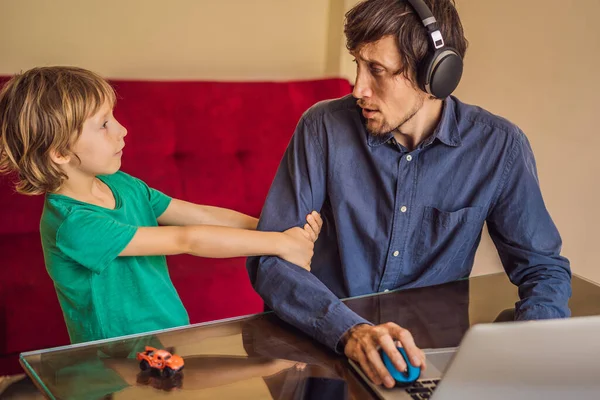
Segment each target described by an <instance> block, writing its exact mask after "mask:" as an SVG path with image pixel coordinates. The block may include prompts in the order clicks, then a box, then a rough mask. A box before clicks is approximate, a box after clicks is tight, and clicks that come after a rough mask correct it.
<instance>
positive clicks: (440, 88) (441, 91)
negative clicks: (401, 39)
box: [407, 0, 463, 99]
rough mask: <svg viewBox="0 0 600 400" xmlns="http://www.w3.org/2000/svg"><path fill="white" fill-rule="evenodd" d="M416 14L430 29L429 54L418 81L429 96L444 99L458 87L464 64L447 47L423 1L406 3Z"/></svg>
mask: <svg viewBox="0 0 600 400" xmlns="http://www.w3.org/2000/svg"><path fill="white" fill-rule="evenodd" d="M407 1H408V3H409V4H410V5H411V6H412V8H413V9H414V10H415V11H416V12H417V14H418V15H419V18H421V21H422V22H423V26H424V27H425V29H427V36H428V37H429V42H430V44H429V52H428V54H427V56H426V57H425V59H424V60H423V61H422V62H421V64H420V65H419V70H418V71H417V80H418V82H419V85H420V86H421V88H422V89H423V90H425V91H426V92H427V93H429V94H431V95H433V96H435V97H437V98H438V99H443V98H445V97H448V96H449V95H450V94H451V93H452V92H453V91H454V89H456V87H457V86H458V82H460V78H461V76H462V71H463V61H462V58H461V57H460V55H459V54H458V52H457V51H456V50H455V49H453V48H452V47H447V46H446V45H445V44H444V38H442V34H441V32H440V31H439V29H438V26H437V21H436V19H435V17H434V16H433V14H432V12H431V10H430V9H429V7H427V4H425V2H424V1H423V0H407Z"/></svg>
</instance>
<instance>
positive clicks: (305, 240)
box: [278, 228, 315, 271]
mask: <svg viewBox="0 0 600 400" xmlns="http://www.w3.org/2000/svg"><path fill="white" fill-rule="evenodd" d="M282 237H283V240H282V243H281V246H280V249H281V250H280V252H279V253H280V254H278V255H279V257H281V258H283V259H284V260H286V261H289V262H291V263H292V264H296V265H298V266H300V267H302V268H304V269H305V270H307V271H310V261H311V259H312V256H313V248H314V246H315V244H314V242H313V240H312V238H311V235H310V234H309V233H308V232H307V231H305V230H304V229H302V228H291V229H288V230H287V231H285V232H283V233H282Z"/></svg>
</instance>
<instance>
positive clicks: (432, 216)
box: [415, 206, 483, 264]
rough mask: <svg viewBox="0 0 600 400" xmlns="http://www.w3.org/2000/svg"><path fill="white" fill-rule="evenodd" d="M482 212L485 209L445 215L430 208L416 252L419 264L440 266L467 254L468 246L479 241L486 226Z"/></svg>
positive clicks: (422, 225) (438, 210) (424, 212)
mask: <svg viewBox="0 0 600 400" xmlns="http://www.w3.org/2000/svg"><path fill="white" fill-rule="evenodd" d="M482 211H483V208H482V207H466V208H462V209H460V210H457V211H443V210H440V209H437V208H435V207H429V206H426V207H425V208H424V211H423V220H422V222H421V228H420V230H419V235H418V238H417V248H416V249H415V250H416V251H415V254H416V256H417V260H418V261H419V262H426V263H428V264H431V263H435V264H437V263H439V262H444V261H445V262H448V261H451V260H453V259H455V258H456V257H457V256H458V255H459V254H461V253H464V251H463V250H464V248H465V246H466V245H467V244H468V243H472V242H473V241H474V240H475V238H476V237H477V235H478V234H479V231H480V228H481V227H482V225H483V221H482V219H481V213H482Z"/></svg>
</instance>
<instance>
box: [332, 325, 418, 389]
mask: <svg viewBox="0 0 600 400" xmlns="http://www.w3.org/2000/svg"><path fill="white" fill-rule="evenodd" d="M342 340H343V343H345V346H344V354H346V356H347V357H348V358H351V359H352V360H354V361H357V362H358V363H359V364H360V367H361V368H362V370H363V371H364V373H365V374H366V375H367V376H368V377H369V379H371V381H372V382H373V383H374V384H376V385H381V383H382V382H383V384H384V385H385V387H387V388H392V387H394V384H395V382H394V379H393V378H392V376H391V375H390V373H389V372H388V370H387V369H386V368H385V366H384V365H383V361H382V360H381V356H380V354H379V351H378V350H379V348H381V349H382V350H383V351H385V352H386V353H387V355H388V356H389V357H390V360H391V361H392V363H393V364H394V366H395V367H396V369H397V370H398V371H406V363H405V362H404V358H402V355H401V354H400V352H399V351H398V350H397V349H396V345H397V346H398V347H404V349H405V350H406V353H407V354H408V357H409V358H410V360H411V364H412V365H414V366H415V367H421V369H422V370H423V371H424V370H425V368H426V365H425V353H423V351H422V350H421V349H419V348H418V347H417V346H416V345H415V341H414V340H413V337H412V335H411V334H410V332H409V331H407V330H406V329H404V328H402V327H400V326H398V325H396V324H394V323H393V322H388V323H385V324H382V325H376V326H371V325H366V324H360V325H356V326H354V327H353V328H351V329H350V330H348V331H347V332H346V334H345V335H344V338H343V339H342Z"/></svg>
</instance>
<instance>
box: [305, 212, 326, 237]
mask: <svg viewBox="0 0 600 400" xmlns="http://www.w3.org/2000/svg"><path fill="white" fill-rule="evenodd" d="M306 222H307V223H306V224H304V231H306V232H307V233H308V234H309V235H310V239H311V240H312V241H313V242H316V241H317V238H318V237H319V233H321V227H322V226H323V220H322V219H321V214H319V213H318V212H316V211H313V212H311V213H310V214H308V215H307V216H306Z"/></svg>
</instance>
